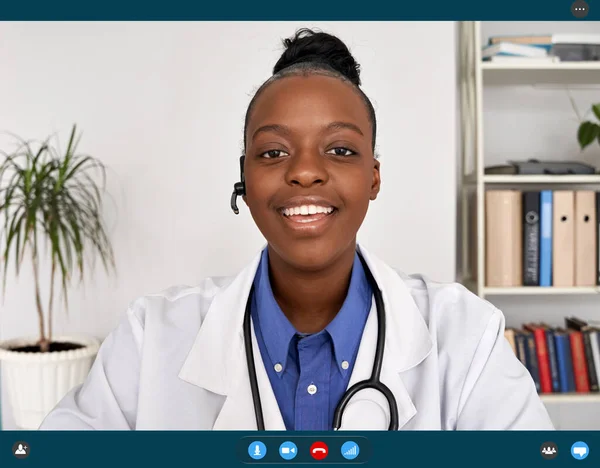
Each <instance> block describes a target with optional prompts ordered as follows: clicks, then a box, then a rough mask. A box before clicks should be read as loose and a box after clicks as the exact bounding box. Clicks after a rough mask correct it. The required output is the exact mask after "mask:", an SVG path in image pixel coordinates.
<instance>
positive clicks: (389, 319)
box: [340, 247, 433, 430]
mask: <svg viewBox="0 0 600 468" xmlns="http://www.w3.org/2000/svg"><path fill="white" fill-rule="evenodd" d="M360 250H361V253H362V254H363V256H364V258H365V260H366V262H367V265H368V266H369V268H370V270H371V273H372V274H373V276H374V278H375V280H376V282H377V284H378V285H379V287H380V289H381V290H382V292H383V294H382V295H383V302H384V305H385V311H386V340H385V346H384V356H383V363H382V369H381V382H382V383H384V384H385V385H386V386H387V387H388V388H389V389H390V390H391V392H392V393H393V395H394V397H395V399H396V404H397V406H398V423H399V424H398V428H399V429H401V428H402V427H403V426H404V425H406V423H408V422H409V421H410V420H411V419H412V418H413V417H414V416H415V414H416V413H417V408H416V407H415V405H414V404H413V401H412V399H411V397H410V394H409V392H408V390H407V388H406V386H405V385H404V383H403V381H402V372H404V371H407V370H409V369H411V368H413V367H415V366H416V365H418V364H419V363H420V362H422V361H423V360H424V359H425V358H426V357H427V356H428V355H429V353H430V352H431V349H432V347H433V342H432V340H431V336H430V334H429V330H428V327H427V324H426V323H425V321H424V319H423V317H422V315H421V312H420V311H419V309H418V307H417V305H416V304H415V302H414V300H413V299H412V296H411V295H410V292H409V291H408V288H407V287H406V285H405V284H404V282H403V281H402V279H401V278H400V276H399V275H398V273H397V272H395V271H394V270H392V269H391V268H390V267H388V266H387V265H386V264H385V263H383V262H381V261H380V260H378V259H377V258H376V257H374V256H373V255H371V254H369V253H368V252H367V251H366V250H365V249H364V248H362V247H361V248H360ZM376 342H377V310H376V307H375V301H373V304H372V306H371V311H370V312H369V317H368V318H367V322H366V324H365V329H364V331H363V336H362V340H361V343H360V346H359V350H358V355H357V358H356V362H355V364H354V369H353V371H352V376H351V378H350V382H349V384H348V388H350V387H351V386H352V385H354V384H356V383H357V382H359V381H362V380H366V379H368V378H369V377H370V376H371V372H372V369H373V362H374V360H375V345H376ZM389 424H390V411H389V404H388V402H387V400H386V398H385V397H384V395H383V394H381V393H380V392H378V391H376V390H372V389H367V390H363V391H361V392H359V393H357V394H356V396H355V397H354V398H352V400H350V402H349V403H348V406H347V407H346V410H345V411H344V416H343V419H342V426H341V428H340V429H341V430H385V429H387V428H388V427H389Z"/></svg>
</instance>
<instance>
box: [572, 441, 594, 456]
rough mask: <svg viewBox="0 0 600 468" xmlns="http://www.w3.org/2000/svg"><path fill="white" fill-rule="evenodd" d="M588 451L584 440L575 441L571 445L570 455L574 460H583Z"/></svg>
mask: <svg viewBox="0 0 600 468" xmlns="http://www.w3.org/2000/svg"><path fill="white" fill-rule="evenodd" d="M589 453H590V448H589V447H588V446H587V444H586V443H585V442H575V443H574V444H573V445H572V446H571V455H573V458H574V459H575V460H583V459H584V458H586V457H587V456H588V455H589Z"/></svg>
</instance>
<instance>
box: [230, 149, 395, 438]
mask: <svg viewBox="0 0 600 468" xmlns="http://www.w3.org/2000/svg"><path fill="white" fill-rule="evenodd" d="M240 171H241V182H237V183H236V184H235V185H234V189H233V194H232V196H231V208H232V210H233V211H234V213H235V214H238V212H239V211H238V208H237V206H236V203H235V202H236V198H237V197H238V196H243V195H245V193H246V186H245V178H244V156H242V157H240ZM357 253H358V257H359V259H360V261H361V263H362V266H363V269H364V271H365V275H366V276H367V280H368V281H369V285H370V286H371V289H372V290H373V296H374V298H375V308H376V310H377V344H376V347H375V359H374V361H373V370H372V371H371V377H369V378H368V379H367V380H362V381H360V382H357V383H355V384H354V385H352V386H351V387H350V388H349V389H348V390H347V391H346V393H344V395H343V396H342V398H341V399H340V401H339V403H338V405H337V407H336V409H335V412H334V414H333V430H334V431H337V430H338V429H339V428H340V427H341V425H342V416H343V415H344V410H345V409H346V406H347V405H348V403H349V402H350V400H351V399H352V398H353V397H354V396H355V395H356V394H357V393H358V392H360V391H362V390H367V389H373V390H376V391H378V392H381V393H382V394H383V396H385V399H386V400H387V403H388V406H389V408H390V425H389V428H388V430H390V431H397V430H398V405H397V403H396V398H395V397H394V394H393V393H392V391H391V390H390V389H389V388H388V387H387V386H386V385H385V384H384V383H383V382H381V380H380V377H381V366H382V364H383V348H384V345H385V305H384V303H383V296H382V294H381V290H380V289H379V286H378V285H377V281H375V278H374V277H373V274H372V273H371V270H370V269H369V266H368V265H367V262H366V261H365V259H364V258H363V256H362V254H361V253H360V252H357ZM253 295H254V287H252V288H251V289H250V293H249V295H248V301H247V302H246V312H245V314H244V326H243V328H244V346H245V348H246V362H247V365H248V375H249V377H250V389H251V391H252V402H253V405H254V413H255V415H256V425H257V427H258V430H259V431H264V430H265V420H264V416H263V411H262V403H261V399H260V392H259V390H258V380H257V378H256V367H255V365H254V350H253V349H252V331H251V308H252V297H253Z"/></svg>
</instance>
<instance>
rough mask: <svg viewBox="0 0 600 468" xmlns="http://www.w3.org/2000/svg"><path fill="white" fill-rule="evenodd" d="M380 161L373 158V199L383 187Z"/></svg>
mask: <svg viewBox="0 0 600 468" xmlns="http://www.w3.org/2000/svg"><path fill="white" fill-rule="evenodd" d="M379 168H380V164H379V161H378V160H377V159H375V158H373V182H372V184H371V197H370V199H371V200H375V199H376V198H377V195H378V194H379V189H380V188H381V174H380V172H379Z"/></svg>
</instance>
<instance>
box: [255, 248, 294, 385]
mask: <svg viewBox="0 0 600 468" xmlns="http://www.w3.org/2000/svg"><path fill="white" fill-rule="evenodd" d="M253 309H254V310H255V311H256V315H255V316H254V319H255V320H256V321H257V324H258V326H259V328H260V333H261V335H262V337H263V341H264V344H265V348H266V349H267V353H268V355H269V358H270V359H271V364H272V365H273V366H274V365H276V364H278V363H279V364H281V365H282V367H283V370H285V369H286V364H287V357H288V351H289V349H290V341H291V340H292V338H293V337H294V335H295V334H296V329H295V328H294V326H293V325H292V324H291V323H290V321H289V320H288V318H287V317H286V316H285V314H284V313H283V311H282V310H281V308H280V307H279V304H277V301H276V300H275V296H274V295H273V290H272V289H271V281H270V279H269V254H268V250H267V248H266V247H265V249H264V250H263V252H262V254H261V257H260V263H259V265H258V269H257V271H256V276H255V278H254V307H253ZM277 374H278V375H279V376H280V377H281V376H282V375H283V371H282V372H278V373H277Z"/></svg>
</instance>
